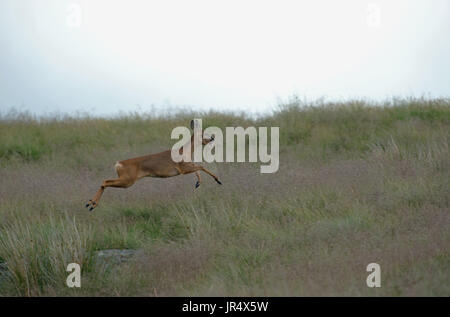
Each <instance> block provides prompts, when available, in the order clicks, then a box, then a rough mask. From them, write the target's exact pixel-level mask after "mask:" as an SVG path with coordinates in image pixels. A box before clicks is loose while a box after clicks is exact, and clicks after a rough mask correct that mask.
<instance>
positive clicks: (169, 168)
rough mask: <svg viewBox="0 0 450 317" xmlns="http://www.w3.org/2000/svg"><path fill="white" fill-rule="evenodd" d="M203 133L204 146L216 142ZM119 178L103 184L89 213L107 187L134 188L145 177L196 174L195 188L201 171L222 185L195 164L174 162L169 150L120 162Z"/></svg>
mask: <svg viewBox="0 0 450 317" xmlns="http://www.w3.org/2000/svg"><path fill="white" fill-rule="evenodd" d="M191 129H192V130H193V129H194V120H192V121H191ZM201 133H202V144H203V145H206V144H208V143H209V142H211V141H214V137H213V136H207V135H205V134H204V133H203V130H202V131H201ZM190 145H191V153H193V152H194V135H192V136H191V141H190ZM181 153H182V148H181V149H180V154H181ZM114 167H115V169H116V172H117V175H118V176H119V178H115V179H107V180H104V181H103V182H102V185H101V186H100V188H99V190H98V191H97V193H96V194H95V196H94V198H92V199H91V200H89V201H88V202H87V204H86V208H89V211H91V210H93V209H94V208H95V207H97V206H98V203H99V201H100V198H101V197H102V194H103V192H104V191H105V188H106V187H119V188H128V187H130V186H132V185H133V184H134V183H135V182H136V181H137V180H139V179H141V178H143V177H161V178H166V177H172V176H177V175H180V174H190V173H195V175H196V176H197V183H196V184H195V188H197V187H199V186H200V183H201V177H200V173H199V171H203V172H205V173H206V174H209V175H211V176H212V177H213V178H214V180H215V181H216V182H217V183H219V184H220V185H222V183H221V182H220V180H219V178H218V177H217V176H216V175H214V174H213V173H212V172H210V171H209V170H207V169H206V168H204V167H203V166H201V165H200V164H196V163H194V162H183V161H181V162H179V163H177V162H174V161H173V160H172V156H171V150H167V151H164V152H161V153H157V154H149V155H145V156H141V157H136V158H131V159H128V160H124V161H118V162H117V163H116V165H115V166H114Z"/></svg>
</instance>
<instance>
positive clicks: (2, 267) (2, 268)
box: [0, 262, 8, 274]
mask: <svg viewBox="0 0 450 317" xmlns="http://www.w3.org/2000/svg"><path fill="white" fill-rule="evenodd" d="M7 271H8V264H6V263H5V262H0V274H2V273H5V272H7Z"/></svg>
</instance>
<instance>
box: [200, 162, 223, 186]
mask: <svg viewBox="0 0 450 317" xmlns="http://www.w3.org/2000/svg"><path fill="white" fill-rule="evenodd" d="M200 170H202V171H203V172H205V173H206V174H209V175H211V176H212V178H214V180H215V181H216V182H217V183H218V184H219V185H222V182H221V181H219V177H217V176H216V175H214V173H213V172H210V171H208V170H207V169H206V168H204V167H203V166H200Z"/></svg>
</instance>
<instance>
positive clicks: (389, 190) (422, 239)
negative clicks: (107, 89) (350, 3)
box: [0, 99, 450, 296]
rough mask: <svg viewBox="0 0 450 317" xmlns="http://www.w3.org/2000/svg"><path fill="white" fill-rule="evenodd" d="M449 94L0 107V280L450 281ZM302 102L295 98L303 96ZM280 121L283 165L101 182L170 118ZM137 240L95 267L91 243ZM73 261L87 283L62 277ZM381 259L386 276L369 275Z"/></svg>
mask: <svg viewBox="0 0 450 317" xmlns="http://www.w3.org/2000/svg"><path fill="white" fill-rule="evenodd" d="M449 105H450V102H449V100H446V99H443V100H430V101H427V100H397V101H395V102H394V104H392V105H378V106H373V105H366V104H364V102H350V103H348V104H325V105H322V104H315V105H299V102H298V101H294V102H293V103H292V104H289V105H285V106H283V107H281V109H280V110H279V111H277V112H274V113H273V114H272V115H270V116H266V117H263V118H259V119H252V118H246V117H244V116H241V115H237V114H221V113H203V114H198V113H181V114H178V115H175V116H172V117H166V118H154V117H151V116H136V115H130V116H124V117H119V118H115V119H109V120H107V119H98V118H78V119H77V118H62V119H61V118H60V119H58V120H56V119H47V120H41V121H38V120H35V119H33V118H30V117H29V116H24V115H17V114H9V115H6V116H5V115H4V116H3V117H2V118H1V119H0V262H1V261H3V262H7V263H8V270H9V271H8V272H7V273H6V274H1V275H0V295H19V296H41V295H49V296H54V295H62V296H80V295H95V296H103V295H117V296H124V295H131V296H135V295H145V296H180V295H189V296H191V295H194V296H204V295H212V296H252V295H255V296H266V295H269V296H310V295H318V296H329V295H331V296H334V295H344V296H388V295H392V296H421V295H423V296H429V295H437V296H449V295H450V270H449V267H450V248H449V246H450V230H449V229H450V213H449V195H448V188H449V179H450V177H449V176H450V175H449V171H450V160H449V148H448V144H449V123H450V122H449V121H450V120H449V119H450V107H449ZM300 106H303V107H300ZM192 116H196V117H198V116H201V117H202V118H203V119H204V123H206V124H207V125H216V126H219V127H224V126H238V125H242V126H250V125H256V126H280V133H281V139H280V145H281V147H280V170H279V171H278V172H277V173H275V174H273V175H264V174H260V173H259V165H257V164H256V165H255V164H249V163H237V164H231V163H223V164H210V168H211V169H212V170H214V171H215V172H217V174H219V175H220V177H221V179H222V181H223V183H224V185H223V186H218V185H217V184H215V182H213V180H210V179H208V178H207V177H204V180H205V181H204V183H203V184H202V186H201V187H200V188H199V189H197V190H194V184H195V179H194V176H193V175H187V176H179V177H176V178H171V179H144V180H142V181H140V182H138V183H137V184H135V185H134V186H133V187H131V188H129V189H127V190H121V189H107V190H106V192H105V194H104V197H103V200H102V201H101V205H100V206H99V207H98V208H97V209H96V210H95V212H94V213H89V212H88V211H86V210H85V209H84V208H83V205H84V203H85V201H86V200H87V199H89V198H90V197H91V196H92V195H93V193H94V192H95V190H96V189H97V187H98V186H99V184H100V182H101V180H102V179H104V178H109V177H111V176H113V175H114V171H113V168H112V166H113V164H114V162H115V161H116V160H118V159H124V158H127V157H132V156H137V155H140V154H144V153H151V152H156V151H158V150H161V149H164V148H167V147H169V146H170V142H171V141H170V139H169V135H170V131H171V129H172V128H173V127H175V126H177V125H186V122H188V121H189V118H191V117H192ZM108 248H135V249H141V250H142V252H141V253H140V254H139V255H138V256H136V257H135V258H134V260H132V261H130V262H128V263H125V264H121V265H117V266H108V267H106V266H103V265H100V264H99V263H96V262H95V260H94V259H93V257H92V254H93V252H94V251H95V250H100V249H108ZM70 262H77V263H80V264H82V287H81V288H80V289H69V288H68V287H67V286H65V281H66V277H67V274H68V273H66V272H65V268H66V265H67V264H68V263H70ZM371 262H377V263H379V264H380V265H381V270H382V287H381V288H377V289H372V288H368V287H367V286H366V283H365V281H366V277H367V275H368V272H366V270H365V269H366V266H367V264H368V263H371Z"/></svg>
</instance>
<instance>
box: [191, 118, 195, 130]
mask: <svg viewBox="0 0 450 317" xmlns="http://www.w3.org/2000/svg"><path fill="white" fill-rule="evenodd" d="M191 129H192V130H194V120H191Z"/></svg>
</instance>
